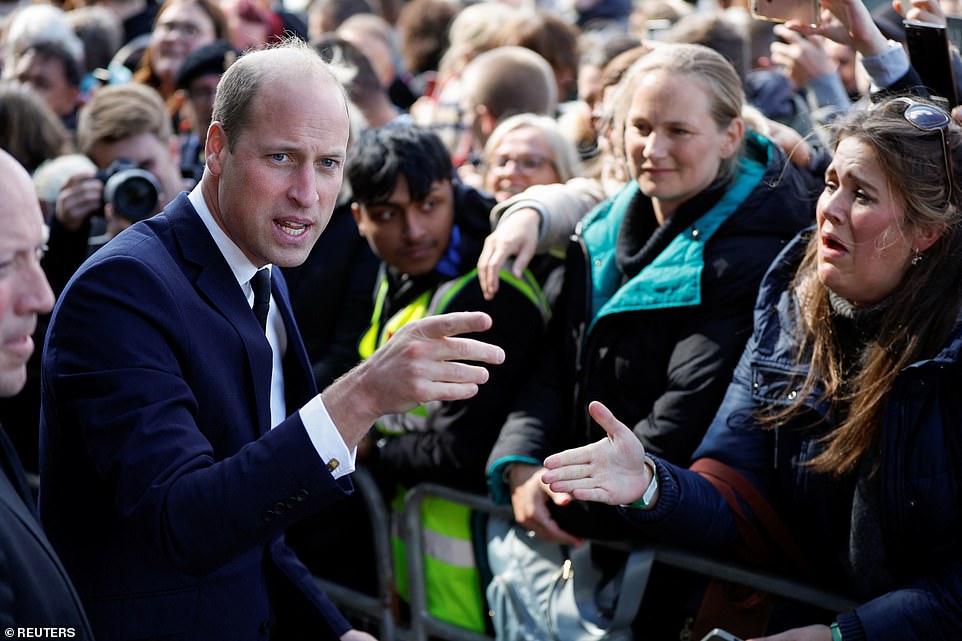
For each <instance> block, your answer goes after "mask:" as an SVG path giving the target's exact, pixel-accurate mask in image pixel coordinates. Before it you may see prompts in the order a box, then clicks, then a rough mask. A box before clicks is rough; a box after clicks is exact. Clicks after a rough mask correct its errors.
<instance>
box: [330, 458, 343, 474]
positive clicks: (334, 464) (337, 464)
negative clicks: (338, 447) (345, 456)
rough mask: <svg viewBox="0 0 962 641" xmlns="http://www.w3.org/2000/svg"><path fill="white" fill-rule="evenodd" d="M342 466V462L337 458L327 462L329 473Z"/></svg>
mask: <svg viewBox="0 0 962 641" xmlns="http://www.w3.org/2000/svg"><path fill="white" fill-rule="evenodd" d="M340 466H341V462H340V461H338V460H337V459H336V458H332V459H331V460H330V461H328V462H327V471H328V472H333V471H334V470H336V469H337V468H339V467H340Z"/></svg>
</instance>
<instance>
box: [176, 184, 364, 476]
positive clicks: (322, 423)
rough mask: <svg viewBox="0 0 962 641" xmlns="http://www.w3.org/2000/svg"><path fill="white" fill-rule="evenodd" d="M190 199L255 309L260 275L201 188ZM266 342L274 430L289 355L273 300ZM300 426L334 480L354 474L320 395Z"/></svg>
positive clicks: (351, 457)
mask: <svg viewBox="0 0 962 641" xmlns="http://www.w3.org/2000/svg"><path fill="white" fill-rule="evenodd" d="M187 199H188V200H189V201H190V204H191V205H193V206H194V210H195V211H196V212H197V214H198V216H200V219H201V221H202V222H203V223H204V226H205V227H206V228H207V231H209V232H210V235H211V238H213V239H214V244H215V245H217V248H218V249H219V250H220V253H221V254H223V256H224V260H226V261H227V265H228V266H229V267H230V269H231V272H232V273H233V274H234V278H235V279H237V284H238V285H239V286H240V288H241V290H242V291H243V292H244V295H245V296H246V297H247V304H248V305H250V306H251V308H253V306H254V291H253V289H252V288H251V284H250V280H251V278H252V277H253V276H254V274H255V273H256V272H257V269H258V268H257V266H255V265H254V264H253V263H252V262H251V261H250V259H248V258H247V256H245V255H244V252H243V251H241V249H240V248H239V247H238V246H237V245H236V244H235V243H234V241H232V240H231V239H230V237H228V236H227V234H226V233H225V232H224V230H223V229H221V227H220V225H218V224H217V222H216V221H215V220H214V216H213V214H211V212H210V209H208V207H207V203H206V202H204V196H203V194H201V191H200V185H198V186H197V187H195V188H194V190H193V191H191V192H190V194H188V196H187ZM267 268H268V269H273V265H267ZM266 333H267V340H268V342H269V343H270V345H271V351H272V352H273V366H272V370H271V428H272V429H273V427H274V426H276V425H278V424H280V423H281V422H282V421H283V420H284V419H285V418H287V407H286V401H285V398H284V367H283V365H282V360H283V358H284V353H285V352H286V351H287V331H286V329H285V327H284V319H283V318H281V315H280V313H279V312H278V311H277V304H276V303H275V302H274V297H273V295H272V296H271V304H270V311H268V314H267V332H266ZM299 412H300V417H301V422H302V423H304V428H305V429H306V430H307V435H308V436H309V437H310V439H311V443H312V444H313V445H314V449H315V450H317V454H318V456H320V457H321V460H322V461H323V462H324V463H325V465H327V466H328V469H329V470H331V474H332V475H333V476H334V478H340V477H342V476H344V475H345V474H350V473H351V472H353V471H354V464H355V456H356V454H357V449H356V448H355V449H354V451H351V450H349V449H348V447H347V444H346V443H345V442H344V439H343V437H341V433H340V432H339V431H338V430H337V427H336V426H335V425H334V421H332V420H331V417H330V415H329V414H328V413H327V408H326V407H324V403H323V401H321V395H320V394H317V395H316V396H315V397H314V398H312V399H311V400H310V401H308V402H307V403H306V404H305V405H304V407H302V408H301V409H300V410H299Z"/></svg>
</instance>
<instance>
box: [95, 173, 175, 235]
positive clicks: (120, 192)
mask: <svg viewBox="0 0 962 641" xmlns="http://www.w3.org/2000/svg"><path fill="white" fill-rule="evenodd" d="M97 179H98V180H100V181H102V182H103V184H104V204H107V203H110V204H112V205H113V207H114V213H115V214H117V215H118V216H120V217H122V218H125V219H126V220H129V221H130V222H132V223H135V222H137V221H138V220H143V219H145V218H150V217H151V216H153V215H154V213H155V212H156V211H157V209H158V206H157V205H158V202H157V201H158V200H159V199H160V184H159V183H158V182H157V178H155V177H154V175H153V174H152V173H150V172H149V171H147V170H146V169H141V168H140V167H138V166H137V165H135V164H134V163H132V162H130V161H129V160H125V159H123V158H118V159H117V160H115V161H113V162H112V163H110V166H109V167H107V168H106V169H104V170H103V171H98V172H97Z"/></svg>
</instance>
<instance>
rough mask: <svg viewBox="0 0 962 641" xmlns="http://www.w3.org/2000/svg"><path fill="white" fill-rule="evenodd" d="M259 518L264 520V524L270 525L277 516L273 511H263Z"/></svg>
mask: <svg viewBox="0 0 962 641" xmlns="http://www.w3.org/2000/svg"><path fill="white" fill-rule="evenodd" d="M261 518H262V519H263V520H264V523H270V522H271V521H273V520H274V519H275V518H277V514H276V513H275V512H274V510H264V512H263V514H261Z"/></svg>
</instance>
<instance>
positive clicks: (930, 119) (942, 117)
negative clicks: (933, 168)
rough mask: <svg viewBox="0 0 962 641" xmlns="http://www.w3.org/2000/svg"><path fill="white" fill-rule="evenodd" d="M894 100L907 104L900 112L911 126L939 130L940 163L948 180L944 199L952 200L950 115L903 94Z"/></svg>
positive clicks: (923, 129)
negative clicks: (940, 141) (940, 140)
mask: <svg viewBox="0 0 962 641" xmlns="http://www.w3.org/2000/svg"><path fill="white" fill-rule="evenodd" d="M896 100H898V101H899V102H901V103H903V104H906V105H908V106H907V107H906V108H905V111H903V112H902V117H903V118H905V120H907V121H908V122H909V123H910V124H911V125H912V126H913V127H915V128H916V129H919V130H920V131H924V132H927V133H931V132H933V131H938V132H939V136H940V137H941V138H942V163H943V166H944V167H945V178H946V180H948V188H947V192H946V193H947V196H946V200H947V201H948V202H952V191H953V188H954V185H955V180H954V175H953V172H952V153H951V152H950V150H949V137H948V129H949V123H950V122H951V121H952V117H951V116H950V115H949V114H948V113H946V112H945V111H943V110H941V109H939V108H938V107H936V106H935V105H929V104H926V103H924V102H916V101H915V100H912V99H911V98H906V97H904V96H902V97H898V98H896Z"/></svg>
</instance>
